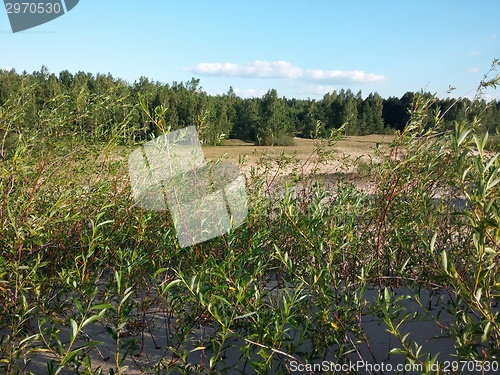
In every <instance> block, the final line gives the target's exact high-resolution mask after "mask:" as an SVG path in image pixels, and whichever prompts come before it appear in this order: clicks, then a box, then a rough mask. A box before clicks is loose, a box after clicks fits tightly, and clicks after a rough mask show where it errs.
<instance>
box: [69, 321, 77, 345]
mask: <svg viewBox="0 0 500 375" xmlns="http://www.w3.org/2000/svg"><path fill="white" fill-rule="evenodd" d="M69 323H70V331H69V335H70V340H71V341H73V339H74V338H75V337H76V335H77V334H78V325H77V324H76V322H75V321H74V320H73V319H70V321H69Z"/></svg>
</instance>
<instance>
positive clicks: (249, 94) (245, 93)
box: [234, 89, 267, 98]
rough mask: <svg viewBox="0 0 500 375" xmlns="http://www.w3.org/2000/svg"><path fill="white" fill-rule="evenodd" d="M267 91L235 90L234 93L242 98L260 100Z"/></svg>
mask: <svg viewBox="0 0 500 375" xmlns="http://www.w3.org/2000/svg"><path fill="white" fill-rule="evenodd" d="M266 92H267V91H266V90H255V89H234V93H235V94H236V95H238V96H239V97H240V98H260V97H262V96H264V95H265V94H266Z"/></svg>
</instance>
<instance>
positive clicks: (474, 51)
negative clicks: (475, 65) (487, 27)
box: [469, 50, 481, 56]
mask: <svg viewBox="0 0 500 375" xmlns="http://www.w3.org/2000/svg"><path fill="white" fill-rule="evenodd" d="M469 55H471V56H479V55H481V52H479V51H476V50H473V51H470V52H469Z"/></svg>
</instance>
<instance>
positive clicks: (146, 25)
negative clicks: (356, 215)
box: [0, 0, 500, 98]
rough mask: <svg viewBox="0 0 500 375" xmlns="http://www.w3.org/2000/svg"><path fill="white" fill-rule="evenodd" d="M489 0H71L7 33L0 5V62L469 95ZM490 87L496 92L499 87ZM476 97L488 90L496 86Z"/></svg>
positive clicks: (263, 84)
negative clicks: (62, 9)
mask: <svg viewBox="0 0 500 375" xmlns="http://www.w3.org/2000/svg"><path fill="white" fill-rule="evenodd" d="M499 14H500V1H498V0H491V1H472V0H471V1H460V0H453V1H451V0H433V1H427V0H420V1H413V0H406V1H396V0H393V1H381V0H380V1H375V0H373V1H362V0H358V1H335V0H246V1H243V0H210V1H208V0H203V1H202V0H198V1H194V0H182V1H180V0H179V1H169V0H163V1H160V0H147V1H140V0H101V1H98V0H80V2H79V4H78V5H77V6H76V7H75V8H74V9H73V10H72V11H71V12H69V13H67V14H65V15H64V16H62V17H59V18H57V19H55V20H53V21H51V22H49V23H46V24H43V25H40V26H38V27H36V28H33V29H30V30H27V31H23V32H19V33H15V34H14V33H12V31H11V28H10V25H9V21H8V18H7V15H6V12H5V8H0V48H1V49H0V51H1V52H0V68H2V69H8V68H14V69H16V71H18V72H22V71H24V70H26V71H28V72H29V73H31V72H33V71H35V70H40V68H41V66H42V65H45V66H47V67H48V69H49V71H50V72H54V73H56V74H57V73H59V72H60V71H61V70H64V69H68V70H69V71H71V72H73V73H75V72H77V71H80V70H82V71H86V72H91V73H94V74H96V73H104V74H107V73H111V74H112V75H113V76H114V77H120V78H123V79H125V80H126V81H128V82H130V83H133V82H134V81H135V80H138V79H139V77H141V76H146V77H148V78H150V79H152V80H154V81H160V82H163V83H172V82H173V81H177V82H180V81H188V80H190V79H191V77H195V78H200V80H201V86H202V87H203V89H204V90H205V91H207V92H208V93H210V94H218V93H225V92H227V90H228V89H229V86H232V87H233V88H234V90H235V91H236V93H237V94H238V95H240V96H242V97H247V96H262V95H263V94H264V93H265V92H266V91H267V90H268V89H270V88H275V89H277V90H278V94H279V95H280V96H286V97H289V98H291V97H295V98H307V97H310V98H321V97H322V96H323V94H324V93H326V92H330V91H333V90H335V89H336V90H339V89H341V88H344V89H351V90H352V91H354V92H357V91H358V90H362V92H363V96H366V95H368V93H370V92H375V91H376V92H378V93H379V94H380V95H382V96H383V97H388V96H398V97H400V96H402V95H403V94H404V93H405V92H406V91H418V90H420V89H425V90H426V91H430V92H433V93H437V94H438V95H439V96H440V97H446V96H447V94H446V91H447V89H448V87H449V86H450V85H452V86H454V87H456V90H455V91H454V93H453V95H454V96H462V95H468V96H472V95H473V93H474V90H475V88H476V87H477V85H478V83H479V82H480V80H481V79H482V77H483V74H484V73H485V72H486V71H487V70H488V69H489V67H490V64H491V62H492V60H493V59H494V58H500V22H499V21H498V15H499ZM499 91H500V89H499ZM488 95H489V96H488V97H495V98H500V94H499V92H498V91H496V92H488Z"/></svg>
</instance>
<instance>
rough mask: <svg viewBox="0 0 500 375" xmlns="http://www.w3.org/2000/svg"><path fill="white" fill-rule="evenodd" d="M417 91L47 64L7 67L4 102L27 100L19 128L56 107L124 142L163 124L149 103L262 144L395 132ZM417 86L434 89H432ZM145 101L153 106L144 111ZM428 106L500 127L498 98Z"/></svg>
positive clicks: (94, 131) (1, 75) (0, 80)
mask: <svg viewBox="0 0 500 375" xmlns="http://www.w3.org/2000/svg"><path fill="white" fill-rule="evenodd" d="M416 94H417V93H414V92H406V93H405V94H404V95H403V96H402V97H401V98H398V97H388V98H382V97H381V96H380V95H379V94H377V93H376V92H375V93H370V94H368V95H367V96H364V95H363V93H362V92H361V91H359V92H358V93H356V94H355V93H353V92H352V91H351V90H349V89H347V90H344V89H341V90H339V91H333V92H331V93H327V94H325V95H324V96H323V98H322V99H321V100H314V99H294V98H286V97H280V96H279V95H278V92H277V91H276V90H275V89H270V90H269V91H268V92H267V93H266V94H265V95H263V96H262V97H261V98H247V99H243V98H240V97H238V96H237V95H236V94H235V92H234V90H233V88H232V87H230V88H229V89H228V91H227V93H225V94H223V95H209V94H207V93H206V92H205V91H204V90H203V88H202V87H201V85H200V80H199V79H195V78H192V79H191V80H190V81H188V82H173V83H172V84H168V83H160V82H155V81H152V80H150V79H149V78H146V77H140V78H139V79H138V80H136V81H135V82H134V83H128V82H126V81H124V80H122V79H120V78H115V77H113V76H112V75H111V74H97V75H93V74H91V73H85V72H81V71H80V72H78V73H75V74H74V73H71V72H69V71H68V70H64V71H62V72H60V73H59V74H57V75H56V74H54V73H50V72H49V70H48V68H47V67H45V66H42V68H41V69H40V71H35V72H33V73H31V74H29V73H27V72H23V73H21V74H18V73H16V72H15V70H9V71H7V70H1V71H0V106H5V105H6V104H7V103H11V104H12V103H14V102H15V101H20V103H18V104H21V105H22V107H23V111H22V115H20V116H18V117H17V118H16V119H15V123H12V124H11V126H12V129H30V128H33V127H36V130H37V131H38V130H39V131H41V132H42V133H43V132H44V126H45V124H44V121H51V120H54V119H53V118H51V116H50V114H51V113H52V114H54V113H55V112H57V121H58V122H59V126H60V127H61V130H63V128H64V130H65V131H64V133H67V132H66V131H70V132H71V131H72V130H75V132H77V133H78V134H80V135H81V134H85V136H87V137H92V139H94V140H96V141H97V140H103V141H109V140H110V139H111V138H114V139H116V141H117V142H119V143H121V144H127V143H131V142H132V143H134V142H137V141H143V140H145V139H148V138H149V137H151V136H152V135H154V133H155V132H156V131H157V127H156V126H155V124H154V122H153V121H152V119H151V118H149V117H148V115H147V112H148V111H149V113H154V112H155V111H157V113H156V114H157V115H160V113H158V111H159V112H161V117H162V120H163V121H164V123H165V124H168V128H169V129H170V130H176V129H180V128H184V127H187V126H190V125H196V126H197V127H198V132H199V135H200V139H201V141H202V142H203V144H207V145H217V144H219V143H220V142H221V141H222V140H223V139H225V138H237V139H242V140H247V141H251V142H254V143H255V144H257V145H290V144H292V143H293V137H295V136H298V137H303V138H320V137H325V136H328V134H330V133H331V131H332V130H335V129H339V128H340V127H341V126H343V125H345V127H344V129H345V130H344V131H345V135H367V134H392V133H393V132H394V131H395V130H399V131H402V130H404V128H405V125H406V124H407V122H408V120H409V118H410V112H409V111H410V107H411V105H412V103H413V101H414V98H415V95H416ZM418 94H419V95H423V96H426V97H429V98H430V97H433V95H432V94H431V93H425V92H420V93H418ZM141 104H142V106H143V109H145V108H144V106H147V107H148V108H147V109H148V111H143V110H142V109H141V108H140V106H141ZM472 104H474V105H472ZM466 108H467V113H466V111H465V109H466ZM429 109H430V111H432V112H433V113H434V115H435V116H434V117H433V116H429V117H428V119H427V120H426V124H425V126H426V127H428V128H432V127H434V126H435V123H436V116H441V115H442V117H443V118H442V121H441V123H442V127H443V128H444V129H442V130H443V131H444V130H449V129H453V127H454V122H455V121H461V120H463V119H464V116H465V117H468V118H467V119H468V120H471V119H472V118H473V117H474V116H475V115H477V114H479V113H481V116H482V118H483V119H484V121H483V122H484V124H485V125H484V129H483V131H488V132H489V133H490V135H492V134H496V133H498V132H499V131H500V102H498V101H496V102H490V103H487V102H486V101H485V100H484V99H481V100H474V103H472V101H471V100H470V99H468V98H461V99H454V98H446V99H438V98H435V99H434V101H433V103H432V106H431V108H429ZM40 114H46V115H47V116H48V117H47V116H40ZM50 128H51V129H52V130H53V129H54V126H51V127H50ZM47 131H48V130H47Z"/></svg>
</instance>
